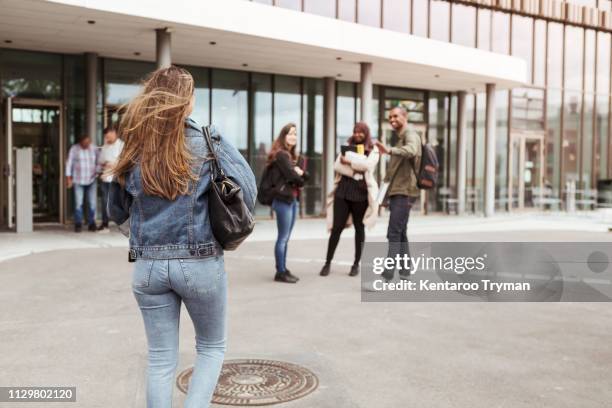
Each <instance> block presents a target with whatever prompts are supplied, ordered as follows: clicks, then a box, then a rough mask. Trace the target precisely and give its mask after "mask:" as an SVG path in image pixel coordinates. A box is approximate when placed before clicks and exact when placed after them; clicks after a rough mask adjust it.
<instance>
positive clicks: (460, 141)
mask: <svg viewBox="0 0 612 408" xmlns="http://www.w3.org/2000/svg"><path fill="white" fill-rule="evenodd" d="M466 97H467V92H465V91H461V92H459V94H458V98H457V100H458V103H457V213H458V214H463V213H465V191H466V180H467V177H466V176H467V174H466V172H467V151H466V147H467V135H466V131H467V116H466V110H467V105H466V103H465V98H466Z"/></svg>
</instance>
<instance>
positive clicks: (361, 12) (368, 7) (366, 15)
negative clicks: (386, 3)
mask: <svg viewBox="0 0 612 408" xmlns="http://www.w3.org/2000/svg"><path fill="white" fill-rule="evenodd" d="M357 7H358V8H359V9H358V11H357V19H358V22H359V24H366V25H369V26H373V27H380V8H381V2H380V0H359V1H358V2H357Z"/></svg>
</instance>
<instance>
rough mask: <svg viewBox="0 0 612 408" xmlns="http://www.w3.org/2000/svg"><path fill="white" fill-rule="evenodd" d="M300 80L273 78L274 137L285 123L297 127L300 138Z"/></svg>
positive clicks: (277, 76) (281, 77)
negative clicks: (293, 124)
mask: <svg viewBox="0 0 612 408" xmlns="http://www.w3.org/2000/svg"><path fill="white" fill-rule="evenodd" d="M300 112H301V96H300V78H298V77H290V76H285V75H275V76H274V137H276V136H278V134H279V132H280V131H281V129H282V128H283V126H285V125H286V124H287V123H295V124H296V125H297V129H296V130H297V134H298V137H299V136H300V132H301V129H300Z"/></svg>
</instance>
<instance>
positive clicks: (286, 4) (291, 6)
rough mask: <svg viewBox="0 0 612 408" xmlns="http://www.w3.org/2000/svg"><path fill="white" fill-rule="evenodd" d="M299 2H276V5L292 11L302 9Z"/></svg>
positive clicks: (297, 0)
mask: <svg viewBox="0 0 612 408" xmlns="http://www.w3.org/2000/svg"><path fill="white" fill-rule="evenodd" d="M301 3H302V1H301V0H276V5H277V6H280V7H282V8H288V9H292V10H301V9H302V4H301Z"/></svg>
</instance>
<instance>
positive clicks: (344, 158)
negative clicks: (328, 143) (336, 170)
mask: <svg viewBox="0 0 612 408" xmlns="http://www.w3.org/2000/svg"><path fill="white" fill-rule="evenodd" d="M340 163H342V164H346V165H350V164H351V161H350V160H349V159H347V158H346V157H344V156H340Z"/></svg>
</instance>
